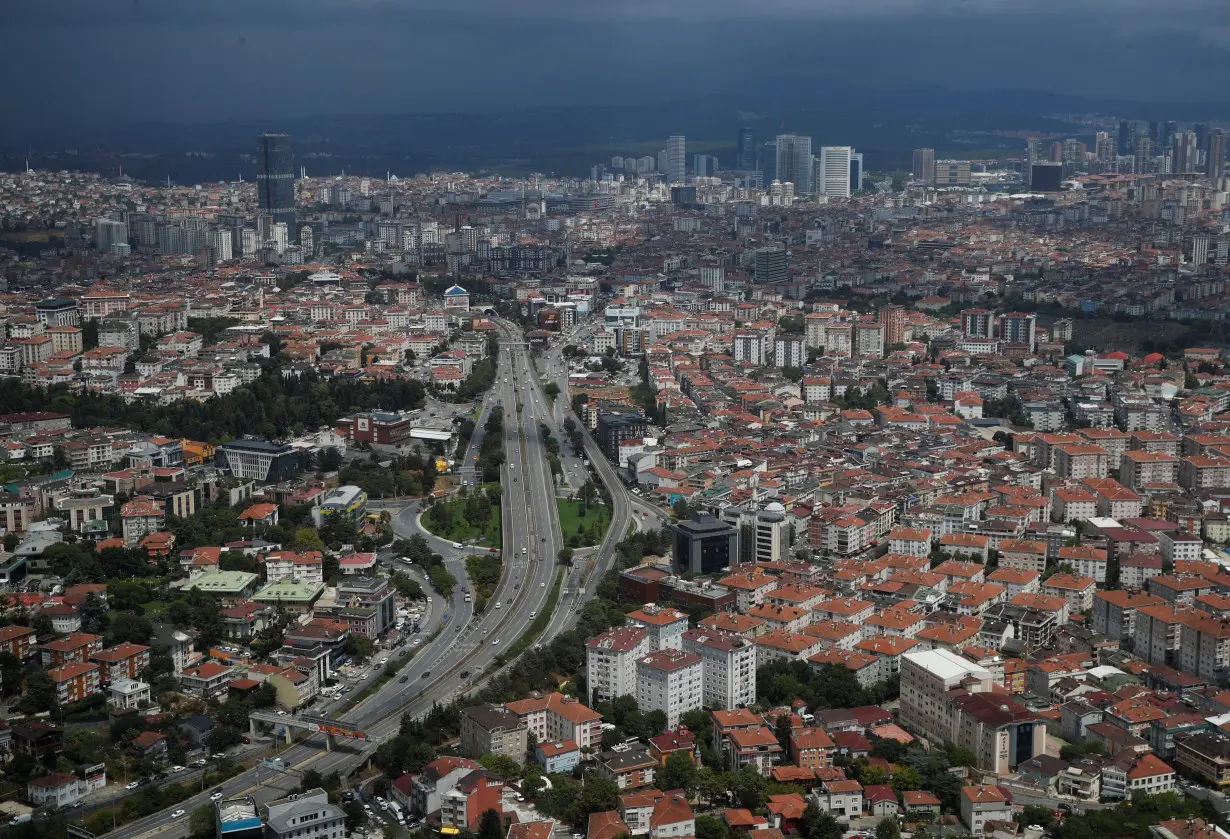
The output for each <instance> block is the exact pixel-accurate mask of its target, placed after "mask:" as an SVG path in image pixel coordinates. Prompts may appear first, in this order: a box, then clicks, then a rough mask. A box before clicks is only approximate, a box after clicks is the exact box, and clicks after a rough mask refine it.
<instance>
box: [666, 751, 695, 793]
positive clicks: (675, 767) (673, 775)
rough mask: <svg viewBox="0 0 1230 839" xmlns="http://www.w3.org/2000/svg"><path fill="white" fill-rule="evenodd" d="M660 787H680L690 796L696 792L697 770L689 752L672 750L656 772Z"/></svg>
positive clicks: (667, 788)
mask: <svg viewBox="0 0 1230 839" xmlns="http://www.w3.org/2000/svg"><path fill="white" fill-rule="evenodd" d="M658 782H659V785H660V786H661V788H662V789H664V790H671V789H681V790H683V791H684V792H685V793H687V795H688V797H689V798H690V797H692V796H693V795H694V794H695V793H696V786H697V770H696V764H695V763H694V762H693V761H692V753H691V752H672V753H671V755H670V756H669V757H668V758H667V759H666V764H665V765H664V766H663V767H662V771H661V772H660V773H659V774H658Z"/></svg>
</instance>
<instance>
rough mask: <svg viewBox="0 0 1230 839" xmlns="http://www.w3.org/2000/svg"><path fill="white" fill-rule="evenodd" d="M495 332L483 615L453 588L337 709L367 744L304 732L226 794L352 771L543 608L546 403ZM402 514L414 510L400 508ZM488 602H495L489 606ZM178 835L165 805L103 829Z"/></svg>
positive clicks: (194, 801) (452, 563) (468, 683)
mask: <svg viewBox="0 0 1230 839" xmlns="http://www.w3.org/2000/svg"><path fill="white" fill-rule="evenodd" d="M503 338H504V339H505V340H504V341H502V346H503V351H502V352H501V354H500V359H499V365H498V369H497V381H496V384H495V385H494V386H493V387H492V388H491V390H490V391H489V392H488V394H487V397H486V400H487V404H488V406H491V405H494V404H499V405H502V406H503V409H504V431H503V433H504V447H505V453H506V456H507V462H506V464H505V466H504V468H503V470H502V478H501V480H502V484H503V487H504V496H503V503H502V505H501V507H502V510H503V516H504V524H503V551H504V566H505V573H504V574H503V576H502V577H501V580H500V583H499V585H498V587H497V588H496V591H495V593H494V595H493V597H492V599H491V602H490V603H489V604H488V607H487V609H486V611H485V613H484V614H482V615H477V616H476V615H473V613H472V611H471V606H470V604H467V603H465V602H464V598H463V596H462V593H461V585H459V586H458V588H457V591H455V592H454V593H453V598H452V602H451V603H450V604H449V606H448V613H449V620H448V621H447V622H446V623H445V624H444V626H443V627H442V629H441V631H440V634H439V636H438V637H436V638H435V639H434V640H432V641H430V642H428V643H425V644H424V645H423V647H422V648H421V649H420V650H419V651H418V653H417V655H416V656H415V657H414V659H413V660H412V661H411V662H410V663H409V664H407V665H406V666H405V667H403V668H402V670H401V671H400V673H399V674H398V676H397V677H396V678H394V679H393V680H391V681H390V682H389V683H387V684H385V685H384V686H382V687H381V688H380V689H379V690H378V691H376V692H375V693H374V694H373V695H372V696H371V697H369V698H367V699H366V700H365V701H363V702H362V703H360V704H358V705H357V706H355V707H354V708H352V709H351V710H350V711H348V712H347V713H345V714H343V715H342V718H343V719H344V720H345V721H346V722H348V723H350V724H352V725H354V726H355V727H356V728H361V729H363V730H364V731H365V732H366V733H367V735H368V738H369V739H368V741H367V742H365V743H360V742H350V743H347V742H341V743H339V744H338V746H337V747H336V748H335V749H334V750H333V751H332V752H326V751H325V750H324V738H323V736H322V735H315V736H312V737H308V738H307V739H305V740H301V741H299V742H297V743H296V744H294V745H292V746H290V747H289V748H284V749H283V750H282V751H281V752H280V753H279V755H278V756H279V757H281V758H282V759H283V761H284V763H285V765H286V766H287V767H288V768H289V769H291V770H293V771H292V772H291V773H280V772H277V771H275V770H271V769H264V768H260V767H258V768H256V769H252V770H248V771H246V772H244V773H242V774H240V775H238V776H236V777H234V778H232V779H231V780H229V781H227V782H225V783H223V784H221V785H220V786H221V789H222V792H223V794H224V795H225V796H227V797H232V796H238V795H243V794H251V795H252V796H253V797H254V798H255V799H256V800H257V801H258V803H259V802H263V801H267V800H270V799H272V798H276V797H279V796H281V795H284V794H286V792H288V791H289V790H292V789H293V788H295V787H296V786H297V785H298V783H299V777H298V774H296V773H300V774H301V773H302V772H305V771H308V770H313V769H314V770H316V771H317V772H320V773H321V774H322V775H327V774H329V773H332V772H340V773H342V774H345V773H347V772H351V771H353V770H354V769H356V768H357V767H359V766H360V765H361V764H362V763H363V761H364V760H366V758H367V757H368V756H369V755H370V754H371V752H372V751H374V749H375V746H376V745H377V744H378V743H380V742H383V741H384V740H385V739H387V738H388V737H390V736H392V735H393V734H395V733H396V731H397V727H398V724H399V722H400V719H401V716H402V714H404V713H410V714H411V715H414V716H419V715H422V714H424V713H426V712H427V711H428V710H430V708H431V706H432V704H433V703H437V702H447V701H449V700H450V699H451V698H452V697H454V696H456V695H457V694H458V693H459V692H462V691H465V690H467V689H469V688H471V687H473V685H474V681H475V679H476V678H477V677H478V676H479V675H480V674H481V673H483V672H484V671H485V670H486V669H487V668H488V667H489V666H490V665H491V664H492V662H493V661H494V660H495V659H496V657H497V656H498V655H499V654H500V653H501V652H502V651H503V650H504V649H506V648H507V647H508V646H510V645H511V644H512V643H513V642H514V641H515V640H516V639H517V638H518V637H519V636H520V635H521V633H522V632H523V631H524V629H525V627H526V626H528V624H529V623H530V622H531V621H532V619H533V618H532V617H531V616H532V615H537V614H538V613H539V612H540V611H541V610H542V609H543V608H544V607H545V605H546V602H547V598H548V596H549V595H550V593H551V589H552V587H553V586H554V583H555V580H556V574H557V569H558V566H557V564H556V552H557V551H558V550H559V547H560V535H559V524H558V513H557V511H556V507H555V500H554V490H553V486H552V481H551V474H550V469H549V466H548V463H547V455H546V450H545V448H544V447H543V445H542V441H541V439H540V436H539V431H538V423H539V422H549V421H550V419H551V417H550V409H549V407H548V406H547V405H546V399H545V397H544V396H543V395H542V393H541V391H540V389H539V388H538V383H537V381H536V379H535V377H534V375H533V373H532V370H531V367H530V360H529V353H528V351H527V348H526V347H525V346H524V345H523V344H520V343H519V340H520V333H519V332H517V331H516V330H514V329H513V328H512V327H508V326H504V327H503ZM518 402H520V403H521V407H522V410H521V411H520V412H518V410H517V405H518ZM405 515H413V512H410V511H403V513H402V516H405ZM399 518H401V517H399ZM397 521H398V519H395V522H397ZM395 527H396V525H395ZM459 553H460V554H464V551H461V552H457V551H455V550H454V551H450V552H449V553H445V554H444V555H445V556H446V562H448V565H449V567H450V570H452V571H453V572H454V575H455V576H458V579H459V580H464V579H465V577H464V561H463V559H462V558H461V556H460V555H459ZM497 602H498V603H499V604H500V607H499V608H496V607H495V604H496V603H497ZM433 605H434V604H433ZM208 792H209V791H206V792H203V793H200V794H197V795H195V796H193V797H192V798H189V799H187V800H185V801H184V802H182V803H181V804H179V805H178V807H180V808H182V809H184V810H186V811H188V812H192V811H193V810H195V809H196V808H198V807H201V806H204V805H206V804H208V803H209V799H208ZM187 832H188V819H187V817H181V818H179V819H174V818H172V816H171V811H170V810H164V811H161V812H159V813H155V814H153V815H151V816H148V817H146V818H143V819H139V820H137V821H135V822H132V823H130V824H127V825H125V826H123V827H121V828H119V829H118V830H115V831H112V832H111V833H109V834H107V835H108V836H113V837H115V839H153V837H159V838H160V839H174V837H180V836H184V835H186V834H187Z"/></svg>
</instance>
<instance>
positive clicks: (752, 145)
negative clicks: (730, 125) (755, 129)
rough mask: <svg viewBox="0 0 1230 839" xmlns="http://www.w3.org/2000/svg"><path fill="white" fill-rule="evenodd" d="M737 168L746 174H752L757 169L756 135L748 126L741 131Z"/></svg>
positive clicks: (737, 152)
mask: <svg viewBox="0 0 1230 839" xmlns="http://www.w3.org/2000/svg"><path fill="white" fill-rule="evenodd" d="M735 168H736V169H742V170H743V171H744V172H750V171H752V170H753V169H755V168H756V135H755V134H753V133H752V129H751V128H749V127H747V126H744V127H743V128H740V129H739V141H738V144H737V146H736V151H735Z"/></svg>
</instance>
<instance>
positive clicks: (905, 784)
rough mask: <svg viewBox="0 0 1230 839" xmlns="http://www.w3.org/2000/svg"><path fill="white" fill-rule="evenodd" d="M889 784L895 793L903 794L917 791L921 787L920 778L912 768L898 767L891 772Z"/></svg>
mask: <svg viewBox="0 0 1230 839" xmlns="http://www.w3.org/2000/svg"><path fill="white" fill-rule="evenodd" d="M891 783H892V785H893V789H895V790H896V791H897V792H905V791H906V790H911V789H919V788H920V787H921V786H922V777H921V776H920V775H919V774H918V770H917V769H915V768H914V767H913V766H898V767H897V768H896V769H894V770H893V777H892V781H891Z"/></svg>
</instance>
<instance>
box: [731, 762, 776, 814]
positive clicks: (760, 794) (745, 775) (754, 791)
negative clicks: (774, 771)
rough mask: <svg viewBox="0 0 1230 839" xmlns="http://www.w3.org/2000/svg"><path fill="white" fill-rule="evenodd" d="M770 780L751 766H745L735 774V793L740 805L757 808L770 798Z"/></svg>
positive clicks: (751, 808)
mask: <svg viewBox="0 0 1230 839" xmlns="http://www.w3.org/2000/svg"><path fill="white" fill-rule="evenodd" d="M768 786H769V782H768V779H766V778H765V777H764V776H763V775H761V774H760V773H759V772H757V771H756V770H755V768H753V767H751V766H744V767H743V768H742V769H741V770H739V774H738V775H736V776H735V785H734V793H735V795H736V796H737V797H738V799H739V806H741V807H746V808H747V809H749V810H755V809H757V808H759V807H762V806H764V803H765V802H766V801H767V800H768Z"/></svg>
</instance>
